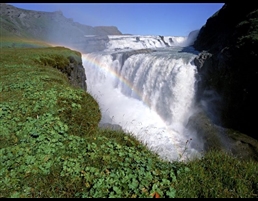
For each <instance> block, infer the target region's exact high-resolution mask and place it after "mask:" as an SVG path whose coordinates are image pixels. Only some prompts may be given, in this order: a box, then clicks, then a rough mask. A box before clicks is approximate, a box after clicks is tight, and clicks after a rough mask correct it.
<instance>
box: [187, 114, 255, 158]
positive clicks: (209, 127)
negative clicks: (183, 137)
mask: <svg viewBox="0 0 258 201" xmlns="http://www.w3.org/2000/svg"><path fill="white" fill-rule="evenodd" d="M187 128H188V129H190V130H192V131H195V132H196V133H198V139H197V140H198V141H201V142H203V143H204V146H203V149H202V150H199V151H203V152H204V153H205V152H208V151H210V150H220V151H224V152H227V153H229V154H232V155H233V156H235V157H238V158H240V159H243V160H249V159H250V160H255V161H258V141H257V140H255V139H253V138H252V137H250V136H248V135H245V134H243V133H240V132H239V131H236V130H233V129H226V128H223V127H220V126H217V125H215V124H214V123H213V122H212V121H211V120H210V118H209V117H208V116H207V115H206V113H205V112H204V111H202V110H199V111H198V112H196V113H194V114H193V115H192V116H191V117H190V118H189V121H188V124H187ZM197 144H199V143H197ZM195 148H197V149H198V147H195Z"/></svg>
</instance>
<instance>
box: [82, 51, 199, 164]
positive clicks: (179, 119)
mask: <svg viewBox="0 0 258 201" xmlns="http://www.w3.org/2000/svg"><path fill="white" fill-rule="evenodd" d="M184 50H185V48H183V47H167V48H156V49H155V51H152V52H150V53H135V54H131V55H130V56H128V57H127V58H125V57H124V54H125V52H124V51H121V52H118V51H102V52H94V53H90V54H84V55H83V66H84V68H85V72H86V75H87V88H88V92H89V93H90V94H91V95H92V96H93V97H94V98H95V99H96V100H97V101H98V103H99V105H100V109H101V111H102V119H101V122H103V123H112V124H118V125H120V126H121V127H122V128H123V130H124V131H126V132H129V133H130V134H132V135H134V136H135V137H136V138H137V139H138V140H139V141H141V142H142V143H144V144H146V146H147V147H148V148H149V149H150V150H152V151H154V152H155V153H157V154H158V155H159V156H160V157H161V158H163V159H165V160H169V161H174V160H186V159H190V158H192V157H195V156H198V155H200V153H199V152H198V151H197V150H196V149H195V148H192V147H191V146H190V144H189V142H190V141H191V140H194V138H195V136H194V133H193V132H191V131H189V130H188V129H186V128H185V125H186V123H187V121H188V118H189V117H190V115H191V114H192V111H193V109H194V98H195V76H196V66H194V65H193V64H192V60H193V58H194V57H195V56H196V55H195V52H194V51H192V52H191V51H184ZM188 50H189V49H188Z"/></svg>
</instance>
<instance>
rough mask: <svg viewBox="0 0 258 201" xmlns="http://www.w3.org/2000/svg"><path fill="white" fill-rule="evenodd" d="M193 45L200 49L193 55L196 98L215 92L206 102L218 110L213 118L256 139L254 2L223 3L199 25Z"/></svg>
mask: <svg viewBox="0 0 258 201" xmlns="http://www.w3.org/2000/svg"><path fill="white" fill-rule="evenodd" d="M193 46H194V48H195V49H196V50H198V51H202V52H201V54H200V55H199V56H198V57H197V58H196V59H195V64H196V65H197V66H198V70H199V76H200V77H199V78H200V81H199V88H198V89H199V91H198V99H199V100H201V99H203V98H207V94H210V95H211V92H215V93H216V97H217V99H216V100H217V101H219V102H216V101H215V102H213V103H214V104H212V102H210V104H211V105H213V107H214V108H215V109H214V111H216V112H217V114H218V116H217V117H218V118H216V119H214V122H215V123H216V124H218V125H219V126H222V127H226V128H231V129H234V130H238V131H240V132H242V133H245V134H247V135H249V136H251V137H253V138H255V139H258V127H257V126H256V123H257V120H256V118H255V117H256V114H257V113H258V104H257V103H258V96H257V89H256V87H257V86H258V68H257V66H256V65H255V63H257V59H258V5H257V4H251V3H250V4H243V3H241V5H238V4H237V3H236V4H235V3H234V4H228V3H225V5H224V6H223V7H222V8H221V9H220V10H219V11H218V12H216V13H215V14H214V15H213V16H212V17H210V18H209V19H208V20H207V22H206V24H205V25H204V26H203V27H202V28H201V29H200V31H199V34H198V36H197V39H196V41H195V42H194V45H193ZM209 92H210V93H209ZM205 96H206V97H205ZM211 99H212V98H211ZM218 105H219V107H217V106H218Z"/></svg>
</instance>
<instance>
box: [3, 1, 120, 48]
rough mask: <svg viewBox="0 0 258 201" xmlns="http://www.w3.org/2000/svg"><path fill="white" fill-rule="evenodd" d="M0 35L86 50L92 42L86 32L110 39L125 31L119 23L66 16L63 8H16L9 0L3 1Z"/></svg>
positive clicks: (89, 34)
mask: <svg viewBox="0 0 258 201" xmlns="http://www.w3.org/2000/svg"><path fill="white" fill-rule="evenodd" d="M0 6H1V8H0V10H1V12H0V24H1V31H0V36H2V37H4V36H16V37H23V38H31V39H37V40H42V41H46V42H49V43H54V44H59V45H66V46H69V47H73V48H75V49H78V50H82V51H86V49H87V47H85V46H84V45H82V44H87V43H88V44H89V43H90V42H91V41H88V38H87V37H85V36H92V35H94V36H96V38H97V39H99V38H100V39H102V38H104V39H106V38H105V36H107V35H121V34H122V33H121V32H120V31H119V30H118V29H117V27H115V26H97V27H92V26H88V25H83V24H80V23H78V22H74V21H73V19H71V18H66V17H64V16H63V14H62V12H61V11H56V12H43V11H32V10H25V9H20V8H16V7H14V6H12V5H8V4H6V3H1V4H0Z"/></svg>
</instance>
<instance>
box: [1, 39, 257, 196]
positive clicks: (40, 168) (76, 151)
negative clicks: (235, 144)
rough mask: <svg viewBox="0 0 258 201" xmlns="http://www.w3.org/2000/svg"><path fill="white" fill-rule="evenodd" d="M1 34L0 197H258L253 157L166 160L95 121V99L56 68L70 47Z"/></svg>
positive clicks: (215, 154) (63, 62)
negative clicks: (19, 40)
mask: <svg viewBox="0 0 258 201" xmlns="http://www.w3.org/2000/svg"><path fill="white" fill-rule="evenodd" d="M2 41H4V43H2V48H1V56H0V62H1V66H0V72H1V79H0V93H1V96H0V154H1V157H0V178H1V179H0V197H24V198H29V197H81V198H88V197H94V198H98V197H123V198H129V197H131V198H136V197H169V198H175V197H253V198H254V197H256V198H257V197H258V196H257V194H258V166H257V162H254V161H239V160H238V159H236V158H233V157H231V156H229V155H226V154H225V153H220V152H215V151H213V152H210V153H208V154H207V155H205V156H204V157H203V158H201V159H196V160H194V161H190V162H187V163H183V162H174V163H169V162H166V161H162V160H161V159H159V158H158V156H157V155H155V154H153V153H151V152H150V151H149V150H147V149H146V147H145V146H144V145H142V144H141V143H139V142H138V141H137V140H136V139H134V138H133V137H132V136H131V135H130V134H129V133H124V132H123V131H112V130H109V129H100V128H98V122H99V120H100V118H101V114H100V111H99V107H98V103H97V102H96V101H95V100H94V99H93V97H92V96H90V95H89V94H88V93H87V92H85V91H83V90H81V89H78V88H75V87H72V86H71V85H70V84H69V81H68V78H67V77H66V75H65V74H63V73H61V70H62V68H63V67H65V65H68V60H67V58H68V57H69V56H74V57H78V56H80V55H79V54H78V53H77V52H75V51H71V50H69V49H67V48H63V47H47V45H46V46H45V45H42V46H40V48H39V47H38V46H37V48H35V47H34V46H30V47H28V45H24V44H23V45H20V46H17V45H16V46H15V47H12V48H10V46H9V45H5V44H10V43H11V42H13V41H11V42H8V40H2ZM16 44H21V43H16ZM39 44H41V43H39Z"/></svg>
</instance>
